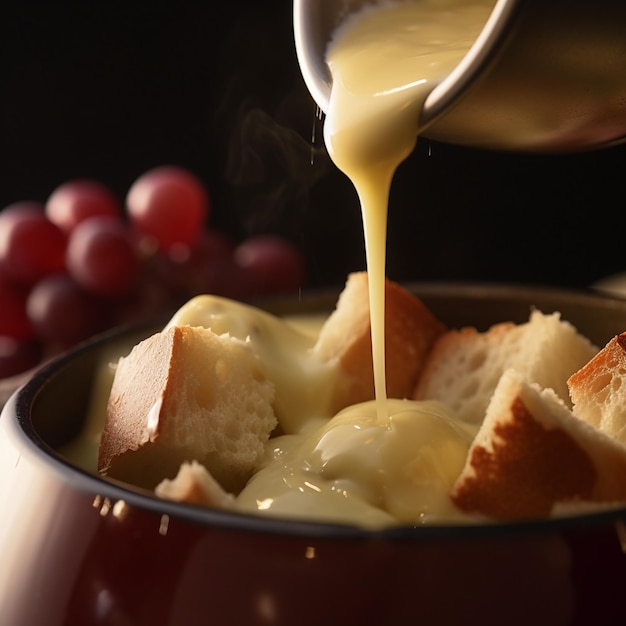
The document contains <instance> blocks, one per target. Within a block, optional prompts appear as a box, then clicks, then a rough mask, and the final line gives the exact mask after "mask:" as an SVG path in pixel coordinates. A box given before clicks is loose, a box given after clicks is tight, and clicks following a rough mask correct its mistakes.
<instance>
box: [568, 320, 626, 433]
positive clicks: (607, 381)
mask: <svg viewBox="0 0 626 626" xmlns="http://www.w3.org/2000/svg"><path fill="white" fill-rule="evenodd" d="M625 383H626V332H624V333H621V334H619V335H616V336H615V337H613V338H612V339H611V340H610V341H609V342H608V343H607V344H606V345H605V346H604V348H602V350H600V351H599V352H598V354H597V355H596V356H594V357H593V358H592V359H591V360H590V361H589V362H588V363H587V364H586V365H584V366H583V367H582V368H581V369H579V370H578V371H577V372H576V373H574V374H572V376H570V378H569V379H568V381H567V385H568V389H569V394H570V397H571V399H572V402H573V405H574V407H573V408H574V413H575V415H576V416H577V417H579V418H580V419H583V420H584V421H586V422H588V423H589V424H591V425H592V426H594V427H596V428H597V429H598V430H601V431H602V432H604V433H606V434H607V435H609V436H610V437H613V438H614V439H615V440H617V441H619V442H621V443H623V444H625V445H626V384H625Z"/></svg>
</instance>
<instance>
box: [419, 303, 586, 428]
mask: <svg viewBox="0 0 626 626" xmlns="http://www.w3.org/2000/svg"><path fill="white" fill-rule="evenodd" d="M596 353H597V348H596V346H594V345H593V344H592V343H591V342H590V341H589V340H588V339H587V338H586V337H584V336H583V335H581V334H580V333H578V332H577V330H576V329H575V328H574V327H573V326H572V325H571V324H569V323H568V322H566V321H564V320H562V319H561V317H560V314H558V313H552V314H544V313H542V312H541V311H538V310H533V311H531V314H530V317H529V320H528V322H526V323H524V324H513V323H512V322H501V323H498V324H495V325H493V326H491V327H490V328H489V329H487V330H486V331H484V332H480V331H479V330H477V329H476V328H473V327H467V328H461V329H451V330H449V331H448V332H446V333H445V334H443V335H441V336H440V337H439V338H438V339H437V341H436V342H435V345H434V346H433V348H432V350H431V351H430V354H429V356H428V359H427V362H426V363H425V364H424V368H423V371H422V375H421V377H420V378H419V380H418V382H417V385H416V386H415V389H414V391H413V393H412V397H413V399H415V400H439V401H441V402H445V403H446V404H448V405H449V406H450V407H452V409H453V410H454V411H455V413H456V415H457V416H458V417H459V419H461V420H463V421H467V422H470V423H474V424H480V422H481V421H482V419H483V417H484V415H485V411H486V409H487V406H488V404H489V401H490V399H491V396H492V394H493V392H494V389H495V387H496V385H497V384H498V381H499V380H500V377H501V376H502V374H503V373H504V371H505V370H506V369H508V368H515V369H516V370H518V371H519V372H521V373H523V374H524V376H525V377H526V378H528V379H529V380H530V381H532V382H536V383H538V384H540V385H541V386H542V387H549V388H551V389H553V390H554V391H555V392H556V393H557V395H558V396H559V397H560V398H561V399H562V400H563V401H564V402H566V403H569V393H568V389H567V379H568V377H569V376H570V375H571V374H572V373H573V372H575V371H576V370H577V369H578V368H580V367H581V366H582V365H583V364H585V363H586V362H587V361H588V360H589V359H590V358H592V357H593V356H594V355H595V354H596Z"/></svg>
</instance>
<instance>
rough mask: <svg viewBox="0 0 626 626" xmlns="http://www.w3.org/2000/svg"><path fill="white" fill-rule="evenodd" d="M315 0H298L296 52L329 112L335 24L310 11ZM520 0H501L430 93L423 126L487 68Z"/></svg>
mask: <svg viewBox="0 0 626 626" xmlns="http://www.w3.org/2000/svg"><path fill="white" fill-rule="evenodd" d="M310 1H311V0H294V3H293V26H294V41H295V47H296V54H297V57H298V60H299V62H300V70H301V73H302V77H303V79H304V82H305V84H306V86H307V88H308V90H309V92H310V93H311V95H312V97H313V99H314V100H315V102H316V104H317V105H318V106H319V108H320V109H321V110H322V111H323V112H324V113H326V112H327V111H328V105H329V100H330V91H331V88H332V76H331V74H330V70H329V68H328V65H327V64H326V61H325V46H326V45H327V43H328V41H327V40H326V41H324V38H323V37H321V36H320V35H321V34H322V33H323V34H324V35H328V36H330V35H331V34H332V32H329V29H332V26H331V25H329V24H323V23H321V22H322V21H323V19H324V17H325V16H324V15H322V14H321V13H312V12H310V11H309V10H308V6H309V5H310ZM518 4H519V0H497V2H496V5H495V6H494V9H493V11H492V13H491V15H490V16H489V19H488V20H487V22H486V24H485V26H484V28H483V30H482V31H481V33H480V35H479V36H478V38H477V40H476V41H475V42H474V44H473V45H472V47H471V48H470V50H469V51H468V53H467V54H466V55H465V57H464V58H463V59H462V61H461V62H460V63H459V64H458V65H457V67H456V68H455V69H454V70H453V71H452V72H451V73H450V74H449V75H448V76H447V77H446V78H445V79H444V80H442V81H441V83H439V84H438V85H437V86H436V87H435V88H434V89H433V91H432V92H431V93H430V95H429V96H428V98H427V99H426V102H425V103H424V109H423V112H422V120H421V121H422V124H421V126H422V128H426V127H428V126H429V125H430V124H431V123H432V122H433V120H434V119H435V118H436V117H437V116H438V115H439V114H440V113H441V112H442V111H443V110H444V109H445V108H446V107H448V106H449V105H450V104H451V102H453V101H454V100H455V99H456V98H457V97H458V96H459V95H460V94H461V93H462V92H463V90H465V89H466V88H467V87H468V86H469V85H470V84H471V82H472V81H473V80H475V78H476V77H477V76H478V75H479V73H480V72H481V70H482V69H483V67H484V65H485V63H486V61H487V59H488V58H489V57H490V55H492V54H493V51H494V49H495V48H496V46H497V45H498V44H499V43H500V42H501V41H502V39H503V38H504V36H505V34H506V32H507V30H508V29H509V26H510V24H511V18H512V16H513V14H514V12H515V10H516V8H517V6H518Z"/></svg>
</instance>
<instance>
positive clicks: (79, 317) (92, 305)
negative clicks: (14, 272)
mask: <svg viewBox="0 0 626 626" xmlns="http://www.w3.org/2000/svg"><path fill="white" fill-rule="evenodd" d="M26 311H27V313H28V316H29V318H30V320H31V322H32V323H33V326H34V327H35V329H36V331H37V335H38V336H39V338H40V339H42V340H43V341H46V342H49V343H52V344H56V345H58V346H59V347H69V346H71V345H73V344H75V343H78V342H79V341H82V340H84V339H87V338H88V337H89V336H91V335H93V334H94V333H96V332H97V331H98V330H100V329H101V323H100V322H101V309H100V307H98V306H97V302H96V301H95V299H94V298H93V297H92V296H90V295H89V294H87V293H86V292H85V291H84V290H83V289H81V287H80V286H79V285H78V284H76V282H75V281H74V280H73V279H72V278H71V277H70V276H69V275H67V274H55V275H52V276H48V277H46V278H44V279H43V280H41V281H39V282H38V283H37V285H35V287H34V288H33V289H32V290H31V292H30V294H29V296H28V300H27V302H26Z"/></svg>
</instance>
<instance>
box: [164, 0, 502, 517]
mask: <svg viewBox="0 0 626 626" xmlns="http://www.w3.org/2000/svg"><path fill="white" fill-rule="evenodd" d="M493 4H494V0H419V1H409V2H399V3H384V4H381V5H376V6H372V7H368V8H366V9H364V10H363V11H362V12H360V13H359V14H357V15H355V16H353V17H352V18H350V19H349V20H348V21H347V22H346V23H345V24H344V25H342V26H341V27H340V28H339V29H338V31H337V33H336V35H335V37H334V38H333V41H332V42H331V44H330V46H329V49H328V63H329V66H330V68H331V71H332V75H333V88H332V93H331V98H330V106H329V110H328V112H327V118H326V121H325V141H326V145H327V147H328V151H329V153H330V155H331V158H332V159H333V161H334V162H335V164H336V165H337V167H338V168H339V169H340V170H342V171H343V172H344V173H345V174H346V175H347V176H348V177H349V178H350V179H351V181H352V182H353V184H354V186H355V188H356V191H357V193H358V196H359V199H360V203H361V207H362V216H363V228H364V235H365V242H366V255H367V265H368V289H369V294H368V295H369V302H370V326H371V334H372V359H373V363H374V383H375V400H374V401H371V402H366V403H361V404H357V405H354V406H350V407H348V408H346V409H344V410H343V411H341V412H340V413H339V414H338V415H335V416H333V414H332V413H331V414H329V413H328V406H329V404H330V402H329V398H327V397H326V395H327V394H326V392H325V390H327V389H328V388H329V384H328V377H329V376H333V375H334V376H336V375H337V370H336V369H333V368H332V367H327V366H324V365H320V364H319V361H316V360H315V359H310V358H309V357H310V348H311V346H312V345H313V344H314V342H315V339H314V338H313V336H305V335H302V334H299V333H298V332H296V331H295V330H292V329H289V328H288V327H287V326H286V325H285V324H283V322H281V321H280V320H277V319H275V318H273V317H272V316H271V315H265V314H263V313H262V312H261V311H259V310H256V309H254V308H252V307H248V306H246V305H242V304H240V303H235V302H232V301H227V300H224V299H220V298H217V297H215V296H200V297H198V298H195V299H193V300H192V301H190V302H189V303H187V305H185V306H184V307H183V308H182V309H181V310H180V311H179V312H178V313H177V314H176V315H175V316H174V317H173V318H172V320H171V321H170V323H169V325H170V326H171V325H189V326H205V327H208V328H211V330H213V332H215V333H218V334H220V333H228V334H230V335H233V336H234V337H238V338H240V339H241V340H246V341H251V342H252V343H253V344H254V346H255V348H256V350H257V351H258V353H259V355H260V357H261V360H262V361H263V362H264V364H265V366H266V368H267V373H268V377H269V378H270V380H272V381H274V383H275V386H276V402H275V406H274V409H275V411H276V413H277V415H278V416H279V421H280V424H281V428H282V431H283V433H285V434H283V435H280V436H276V437H273V438H271V439H270V441H269V442H268V445H267V446H266V450H265V460H264V462H263V464H262V467H260V468H259V470H258V471H257V472H256V474H255V475H254V476H253V477H252V478H251V479H250V481H249V482H248V484H247V485H246V486H245V487H244V489H243V490H242V491H241V492H240V493H239V494H238V496H237V498H236V500H237V507H238V508H239V509H240V510H243V511H250V512H264V513H267V514H272V515H279V516H283V517H284V516H287V517H298V518H304V519H308V520H314V519H316V520H323V521H328V522H340V523H350V524H358V525H361V526H365V527H384V526H389V525H393V524H397V523H404V524H423V523H428V522H432V521H435V520H437V519H442V518H445V519H450V518H451V517H458V516H460V515H461V513H460V512H459V511H457V510H456V508H455V506H454V505H453V503H452V502H451V500H450V497H449V495H448V494H449V491H450V488H451V486H452V484H453V483H454V481H455V479H456V477H457V476H458V474H459V473H460V471H461V469H462V467H463V465H464V463H465V460H466V457H467V451H468V449H469V445H470V443H471V441H472V438H473V435H474V433H475V427H474V426H471V425H467V424H463V423H462V422H460V421H459V420H457V419H456V418H454V416H453V415H452V414H451V411H450V410H449V409H448V408H447V407H445V406H444V405H441V404H439V403H425V402H413V401H409V400H399V399H388V398H387V392H386V380H385V378H386V376H385V302H384V294H385V256H386V249H385V248H386V235H387V209H388V200H389V192H390V188H391V184H392V179H393V177H394V174H395V171H396V169H397V167H398V166H399V165H400V164H401V163H402V162H403V161H404V160H405V159H406V157H407V156H408V155H409V154H410V153H411V152H412V151H413V149H414V147H415V143H416V141H417V135H418V129H419V116H420V111H421V109H422V105H423V103H424V101H425V99H426V97H427V96H428V94H429V93H430V92H431V90H432V89H433V88H434V87H435V86H436V84H437V83H438V82H439V81H440V80H441V79H442V78H444V77H445V76H446V75H447V74H448V73H449V72H450V71H451V70H452V69H453V68H454V67H455V66H456V65H457V64H458V62H459V61H460V59H461V58H462V57H463V56H464V54H465V53H466V52H467V50H468V49H469V48H470V47H471V45H472V43H473V42H474V41H475V39H476V37H477V36H478V34H479V33H480V31H481V29H482V27H483V25H484V24H485V22H486V20H487V18H488V16H489V14H490V11H491V9H492V7H493ZM278 347H280V348H278ZM302 381H306V388H307V391H306V393H304V392H303V386H302Z"/></svg>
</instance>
